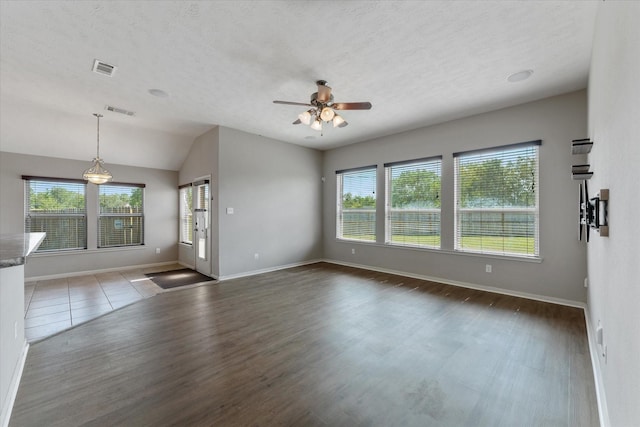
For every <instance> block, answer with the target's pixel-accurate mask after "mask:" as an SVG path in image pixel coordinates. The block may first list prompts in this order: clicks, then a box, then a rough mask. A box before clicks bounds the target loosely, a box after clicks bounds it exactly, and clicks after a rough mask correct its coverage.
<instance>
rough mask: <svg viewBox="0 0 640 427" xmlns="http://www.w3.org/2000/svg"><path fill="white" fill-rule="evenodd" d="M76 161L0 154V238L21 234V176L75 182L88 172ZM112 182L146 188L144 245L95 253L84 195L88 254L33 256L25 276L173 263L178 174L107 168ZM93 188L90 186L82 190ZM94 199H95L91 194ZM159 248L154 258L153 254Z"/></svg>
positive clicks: (91, 204)
mask: <svg viewBox="0 0 640 427" xmlns="http://www.w3.org/2000/svg"><path fill="white" fill-rule="evenodd" d="M89 163H90V162H89V159H88V160H87V161H86V162H82V161H78V160H65V159H58V158H52V157H41V156H31V155H24V154H15V153H7V152H2V153H0V201H1V203H0V232H2V233H22V232H24V181H23V180H22V178H21V176H22V175H33V176H42V177H53V178H75V179H77V178H79V177H82V172H83V171H84V170H85V169H86V168H87V167H88V166H89ZM106 166H107V168H108V169H109V170H110V171H111V173H112V174H113V176H114V181H117V182H131V183H143V184H146V188H145V192H144V195H145V199H144V203H145V245H144V246H142V247H131V248H109V249H95V248H96V240H97V238H96V235H97V232H96V230H97V224H96V223H95V222H93V221H91V218H96V216H95V215H96V212H97V196H95V197H94V198H93V200H91V199H90V198H89V194H93V193H95V192H93V193H90V191H89V190H88V191H87V193H88V194H87V210H88V212H89V213H90V212H93V216H89V221H88V224H87V232H88V234H87V240H88V247H89V250H84V251H75V252H65V253H57V254H34V255H32V256H31V257H30V258H29V260H28V262H27V264H26V266H25V276H26V277H27V278H30V277H41V276H51V275H58V274H67V273H78V272H83V271H95V270H103V269H110V268H118V267H127V266H136V265H145V264H157V263H163V262H171V261H175V260H176V259H178V252H177V244H176V242H177V240H178V206H177V199H178V191H177V185H178V173H177V172H175V171H167V170H160V169H148V168H139V167H131V166H122V165H112V164H107V165H106ZM88 186H93V184H88ZM95 194H97V193H95ZM156 248H160V254H156V253H155V249H156Z"/></svg>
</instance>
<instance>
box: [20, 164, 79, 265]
mask: <svg viewBox="0 0 640 427" xmlns="http://www.w3.org/2000/svg"><path fill="white" fill-rule="evenodd" d="M22 179H23V180H24V182H25V192H24V194H25V200H24V207H25V212H24V215H25V223H24V226H25V228H24V230H25V233H31V232H45V233H47V235H46V236H45V239H44V241H43V242H42V244H41V245H40V247H39V248H38V249H37V250H36V252H39V253H43V252H61V251H70V250H83V249H87V185H86V182H85V181H82V180H77V179H63V178H46V177H35V176H26V175H23V176H22ZM31 183H37V185H38V186H40V187H42V188H56V187H57V188H64V186H65V185H74V186H76V188H78V189H81V190H82V191H81V195H82V198H83V199H84V207H83V208H82V209H81V210H79V211H76V212H42V213H40V212H37V211H36V210H35V209H33V208H32V206H31ZM79 194H80V192H79ZM47 219H49V220H53V222H55V221H56V220H57V221H60V220H62V221H64V220H66V221H67V226H68V227H72V226H73V224H72V223H75V224H76V228H78V227H79V228H78V229H79V230H80V235H79V236H78V238H77V239H76V242H77V244H76V245H66V246H65V247H61V245H60V243H61V242H62V240H61V241H59V242H58V244H54V243H55V242H54V239H55V238H56V237H62V236H64V235H66V236H68V235H69V230H67V231H66V232H63V231H60V229H56V230H52V229H50V228H48V227H47V222H50V221H47ZM34 223H37V225H36V224H34ZM64 226H65V225H64V224H59V227H64ZM76 234H77V233H76Z"/></svg>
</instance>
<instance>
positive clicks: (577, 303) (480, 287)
mask: <svg viewBox="0 0 640 427" xmlns="http://www.w3.org/2000/svg"><path fill="white" fill-rule="evenodd" d="M323 261H324V262H328V263H330V264H337V265H344V266H346V267H354V268H361V269H363V270H371V271H377V272H380V273H388V274H395V275H397V276H404V277H411V278H413V279H421V280H429V281H431V282H438V283H444V284H445V285H453V286H460V287H462V288H468V289H476V290H479V291H487V292H493V293H495V294H502V295H509V296H513V297H519V298H526V299H531V300H535V301H542V302H550V303H553V304H559V305H566V306H569V307H577V308H582V309H584V308H585V307H586V305H585V303H583V302H580V301H573V300H568V299H563V298H555V297H549V296H545V295H538V294H531V293H528V292H518V291H512V290H509V289H503V288H496V287H493V286H486V285H478V284H475V283H468V282H459V281H457V280H449V279H444V278H442V277H433V276H426V275H423V274H414V273H407V272H406V271H398V270H391V269H388V268H378V267H372V266H370V265H362V264H353V263H349V262H342V261H336V260H331V259H325V260H323Z"/></svg>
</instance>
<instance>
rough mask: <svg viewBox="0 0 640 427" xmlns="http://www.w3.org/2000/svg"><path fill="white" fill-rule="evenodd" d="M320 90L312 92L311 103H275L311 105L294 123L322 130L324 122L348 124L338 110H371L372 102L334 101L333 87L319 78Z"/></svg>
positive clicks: (279, 102)
mask: <svg viewBox="0 0 640 427" xmlns="http://www.w3.org/2000/svg"><path fill="white" fill-rule="evenodd" d="M316 84H317V85H318V91H317V92H314V93H312V94H311V100H310V101H309V103H304V102H290V101H273V103H274V104H285V105H302V106H305V107H311V108H310V109H309V110H307V111H305V112H304V113H300V114H299V115H298V120H296V121H295V122H293V124H294V125H299V124H300V123H304V124H305V125H310V126H311V129H313V130H317V131H321V130H322V122H325V123H333V127H334V128H336V127H339V128H343V127H345V126H346V125H348V123H347V121H346V120H345V119H343V118H342V116H340V115H339V114H338V113H336V110H339V111H342V110H370V109H371V103H370V102H333V95H332V94H331V88H330V87H329V86H327V82H326V81H325V80H318V81H317V82H316Z"/></svg>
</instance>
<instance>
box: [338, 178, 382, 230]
mask: <svg viewBox="0 0 640 427" xmlns="http://www.w3.org/2000/svg"><path fill="white" fill-rule="evenodd" d="M336 177H337V180H336V181H337V185H338V189H337V195H338V206H337V209H336V212H337V218H336V237H337V238H338V239H348V240H363V241H370V242H375V241H376V166H368V167H364V168H358V169H349V170H344V171H336Z"/></svg>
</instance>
